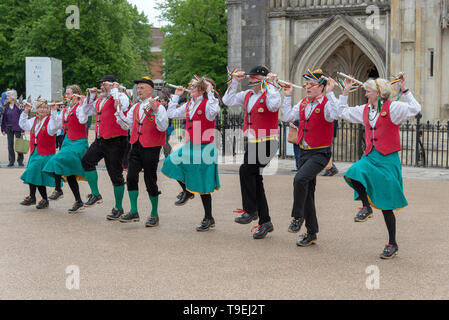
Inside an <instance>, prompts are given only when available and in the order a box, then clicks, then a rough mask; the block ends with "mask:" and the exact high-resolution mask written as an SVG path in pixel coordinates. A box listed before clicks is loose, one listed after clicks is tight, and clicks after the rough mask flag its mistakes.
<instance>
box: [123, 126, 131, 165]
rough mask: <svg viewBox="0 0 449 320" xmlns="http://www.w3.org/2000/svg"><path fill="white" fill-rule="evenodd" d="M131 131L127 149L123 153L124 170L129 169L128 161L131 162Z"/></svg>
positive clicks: (127, 140)
mask: <svg viewBox="0 0 449 320" xmlns="http://www.w3.org/2000/svg"><path fill="white" fill-rule="evenodd" d="M129 139H130V136H129V131H128V137H127V138H126V149H125V151H124V152H123V168H128V165H129V163H128V160H129V153H130V151H131V143H129Z"/></svg>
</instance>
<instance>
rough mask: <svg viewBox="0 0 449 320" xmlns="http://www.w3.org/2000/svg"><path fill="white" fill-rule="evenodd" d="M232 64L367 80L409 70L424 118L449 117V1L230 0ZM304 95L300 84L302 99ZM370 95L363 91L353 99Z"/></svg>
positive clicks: (296, 77) (297, 76) (283, 74)
mask: <svg viewBox="0 0 449 320" xmlns="http://www.w3.org/2000/svg"><path fill="white" fill-rule="evenodd" d="M227 10H228V43H229V49H228V64H229V68H230V69H232V68H239V69H242V70H246V71H248V70H249V69H250V68H251V67H252V66H254V65H258V64H263V65H266V66H268V67H269V68H270V70H272V72H274V73H276V74H278V75H279V78H281V79H284V80H290V81H292V82H294V83H297V84H301V83H302V82H303V81H302V78H301V75H302V74H303V73H304V72H305V71H306V70H307V68H310V69H314V68H322V69H323V70H324V72H325V73H326V74H328V75H330V76H333V77H335V75H336V72H337V71H341V72H344V73H347V74H353V75H354V76H355V78H357V79H359V80H361V81H366V80H367V79H368V78H371V77H382V78H390V77H392V76H394V75H397V74H398V73H399V72H405V74H406V77H407V81H408V86H409V88H410V89H411V90H412V91H413V93H414V95H415V97H416V98H417V99H418V100H419V101H420V102H421V103H422V105H423V116H424V119H425V120H437V119H438V120H449V0H364V1H363V0H228V1H227ZM303 96H304V92H301V90H295V98H296V101H297V99H299V98H301V97H303ZM364 102H365V99H364V90H359V91H357V92H356V93H354V94H352V96H351V97H350V104H362V103H364Z"/></svg>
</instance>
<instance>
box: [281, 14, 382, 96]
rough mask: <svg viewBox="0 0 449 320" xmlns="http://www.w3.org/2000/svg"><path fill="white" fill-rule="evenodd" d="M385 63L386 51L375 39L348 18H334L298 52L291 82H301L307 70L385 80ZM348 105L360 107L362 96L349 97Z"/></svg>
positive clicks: (332, 74)
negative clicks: (372, 76)
mask: <svg viewBox="0 0 449 320" xmlns="http://www.w3.org/2000/svg"><path fill="white" fill-rule="evenodd" d="M385 60H386V54H385V49H384V48H383V46H382V44H380V43H379V41H378V40H377V39H375V38H374V37H373V36H371V35H370V34H369V33H367V32H366V31H365V30H364V29H363V27H361V26H360V25H359V24H358V23H357V22H356V21H355V20H353V19H352V18H351V17H348V16H339V15H337V16H334V17H332V18H329V19H328V20H326V21H325V22H324V23H323V24H322V25H321V26H320V27H319V28H318V29H317V30H315V31H314V32H313V33H312V34H311V36H310V37H309V38H308V39H307V41H306V42H305V43H304V44H303V45H302V46H301V47H300V48H299V50H298V51H297V53H296V55H295V58H294V60H293V63H292V66H291V69H290V79H292V80H293V81H294V82H295V81H296V82H298V80H299V81H302V79H301V75H302V74H304V72H305V71H307V69H308V68H310V69H312V68H322V69H324V71H325V72H326V73H327V74H330V75H331V76H335V73H336V72H337V71H341V72H344V73H347V74H353V75H354V76H355V77H356V78H358V79H360V80H361V81H365V80H367V79H368V75H369V74H370V73H371V74H373V73H374V74H377V75H378V76H380V77H383V78H385V77H386V75H387V69H386V65H385ZM373 70H374V72H373ZM349 103H351V104H353V103H363V92H362V91H360V92H358V93H357V94H355V95H352V97H351V99H350V101H349Z"/></svg>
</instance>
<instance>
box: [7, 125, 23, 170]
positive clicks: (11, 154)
mask: <svg viewBox="0 0 449 320" xmlns="http://www.w3.org/2000/svg"><path fill="white" fill-rule="evenodd" d="M6 134H7V137H8V156H9V164H14V162H16V153H15V152H14V141H15V139H14V138H20V137H22V133H21V132H20V131H12V128H11V127H6ZM17 162H18V163H19V164H22V163H23V153H17Z"/></svg>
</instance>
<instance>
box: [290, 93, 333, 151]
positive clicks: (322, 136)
mask: <svg viewBox="0 0 449 320" xmlns="http://www.w3.org/2000/svg"><path fill="white" fill-rule="evenodd" d="M327 101H328V99H327V98H326V97H324V98H323V101H322V102H321V103H320V104H319V105H318V106H316V107H315V109H313V111H312V113H311V114H310V116H309V119H306V107H307V98H304V99H302V101H301V104H300V105H299V126H298V140H297V142H296V144H300V143H301V142H302V139H303V138H304V139H305V141H306V142H307V144H308V145H309V147H310V148H320V147H328V146H331V145H332V139H333V137H334V122H333V121H332V122H328V121H326V118H325V117H324V107H325V106H326V103H327Z"/></svg>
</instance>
